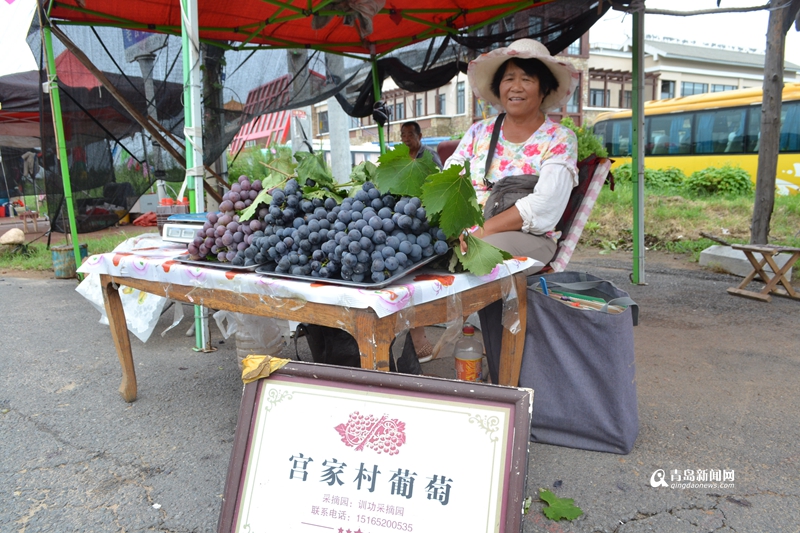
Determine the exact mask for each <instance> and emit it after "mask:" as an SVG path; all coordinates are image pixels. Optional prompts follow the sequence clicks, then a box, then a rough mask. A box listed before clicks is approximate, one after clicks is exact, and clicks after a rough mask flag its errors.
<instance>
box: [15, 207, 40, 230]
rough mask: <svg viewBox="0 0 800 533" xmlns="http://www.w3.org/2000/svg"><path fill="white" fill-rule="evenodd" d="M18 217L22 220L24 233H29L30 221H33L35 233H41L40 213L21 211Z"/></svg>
mask: <svg viewBox="0 0 800 533" xmlns="http://www.w3.org/2000/svg"><path fill="white" fill-rule="evenodd" d="M17 216H18V217H19V219H20V220H22V227H23V230H22V232H23V233H28V219H31V220H33V231H35V232H36V233H38V232H39V222H38V221H39V212H38V211H20V212H19V213H17Z"/></svg>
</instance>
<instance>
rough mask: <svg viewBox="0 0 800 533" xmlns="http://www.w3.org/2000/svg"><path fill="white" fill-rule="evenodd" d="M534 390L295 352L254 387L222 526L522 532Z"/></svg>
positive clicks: (245, 404) (284, 532) (242, 415)
mask: <svg viewBox="0 0 800 533" xmlns="http://www.w3.org/2000/svg"><path fill="white" fill-rule="evenodd" d="M532 401H533V391H532V390H530V389H517V388H511V387H498V386H494V385H485V384H480V383H477V384H476V383H467V382H460V381H452V380H445V379H438V378H429V377H424V376H411V375H403V374H390V373H385V372H377V371H371V370H362V369H356V368H343V367H334V366H327V365H315V364H311V363H290V364H288V365H287V366H285V367H284V368H283V369H281V370H280V371H279V372H277V373H275V374H273V375H272V376H270V377H269V378H267V379H262V380H259V381H256V382H253V383H251V384H249V385H247V386H246V387H245V391H244V394H243V397H242V405H241V409H240V412H239V422H238V425H237V429H236V439H235V443H234V449H233V452H232V456H231V462H230V467H229V470H228V478H227V482H226V486H225V500H224V503H223V506H222V512H221V514H220V521H219V527H218V530H219V531H220V532H223V531H224V532H248V533H253V532H270V531H275V532H281V533H288V532H303V533H304V532H315V533H322V532H331V533H347V532H349V533H378V532H385V533H389V532H392V531H408V532H416V533H440V532H442V531H458V532H459V533H470V532H476V533H477V532H481V533H484V532H518V531H521V523H522V502H523V499H524V491H525V480H526V476H527V459H528V435H530V422H531V409H532Z"/></svg>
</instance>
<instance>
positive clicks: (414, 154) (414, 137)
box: [400, 121, 442, 168]
mask: <svg viewBox="0 0 800 533" xmlns="http://www.w3.org/2000/svg"><path fill="white" fill-rule="evenodd" d="M400 140H401V141H403V144H405V145H406V146H408V154H409V155H410V156H411V158H412V159H419V158H420V157H422V154H424V153H425V151H426V150H427V151H428V152H430V154H431V157H433V162H434V163H436V166H437V167H439V168H442V160H441V159H439V154H438V153H437V152H436V150H434V149H433V148H430V147H429V146H425V145H423V144H422V130H421V129H420V128H419V124H418V123H416V122H414V121H411V122H406V123H404V124H403V125H402V126H401V127H400Z"/></svg>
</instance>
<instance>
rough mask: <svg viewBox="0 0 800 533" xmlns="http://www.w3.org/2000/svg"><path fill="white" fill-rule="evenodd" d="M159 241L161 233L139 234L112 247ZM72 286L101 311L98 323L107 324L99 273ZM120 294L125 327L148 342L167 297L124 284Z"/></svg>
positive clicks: (123, 249)
mask: <svg viewBox="0 0 800 533" xmlns="http://www.w3.org/2000/svg"><path fill="white" fill-rule="evenodd" d="M160 242H161V237H160V236H159V235H158V234H145V235H139V236H138V237H133V238H130V239H127V240H126V241H124V242H122V243H120V245H119V246H117V247H116V248H115V249H114V251H115V252H129V251H132V250H136V249H138V248H147V247H152V246H158V245H159V244H160ZM75 290H76V291H77V292H78V294H80V295H81V296H83V297H84V298H86V299H87V300H89V302H90V303H91V304H92V306H94V308H95V309H97V310H98V311H100V315H101V316H100V323H101V324H105V325H108V317H107V316H106V307H105V302H104V301H103V290H102V287H101V286H100V276H99V275H98V274H89V275H87V276H86V277H85V278H84V280H83V281H82V282H81V283H80V284H79V285H78V287H77V288H76V289H75ZM119 297H120V300H122V307H123V309H124V310H125V322H126V323H127V325H128V330H129V331H130V332H131V333H133V334H134V335H136V338H138V339H139V340H140V341H142V342H147V339H149V338H150V335H151V334H152V333H153V330H154V329H155V327H156V324H157V323H158V319H159V318H160V317H161V312H162V311H163V310H164V306H165V305H166V303H167V299H166V298H164V297H163V296H156V295H155V294H149V293H146V292H142V291H140V290H138V289H131V288H130V287H125V286H121V287H120V288H119Z"/></svg>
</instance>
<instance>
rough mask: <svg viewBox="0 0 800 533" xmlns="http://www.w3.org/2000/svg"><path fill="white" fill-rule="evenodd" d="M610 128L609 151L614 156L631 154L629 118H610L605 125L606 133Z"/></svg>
mask: <svg viewBox="0 0 800 533" xmlns="http://www.w3.org/2000/svg"><path fill="white" fill-rule="evenodd" d="M609 129H610V130H611V132H610V133H611V135H610V141H611V150H609V153H611V154H613V155H614V156H616V157H626V156H629V155H631V121H630V119H623V120H612V121H610V122H609V123H608V125H607V126H606V133H609V131H608V130H609Z"/></svg>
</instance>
